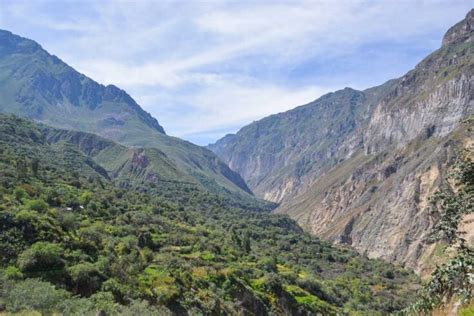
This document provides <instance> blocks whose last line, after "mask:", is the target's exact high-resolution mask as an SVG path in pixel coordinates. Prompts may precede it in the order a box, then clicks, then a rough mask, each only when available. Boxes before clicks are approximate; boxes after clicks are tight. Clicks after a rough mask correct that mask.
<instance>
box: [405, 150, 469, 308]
mask: <svg viewBox="0 0 474 316" xmlns="http://www.w3.org/2000/svg"><path fill="white" fill-rule="evenodd" d="M472 154H473V151H472V149H469V150H466V151H465V152H464V153H462V154H461V155H460V157H459V159H458V161H457V162H456V164H455V165H454V167H453V171H452V172H451V174H450V175H449V178H450V180H451V183H453V188H445V189H444V190H440V191H438V192H436V194H435V195H434V196H433V199H432V204H433V206H434V207H435V210H436V212H435V215H437V216H438V217H439V219H438V222H437V224H436V226H435V228H434V231H433V239H434V240H435V241H440V240H442V241H445V242H446V243H447V245H448V249H450V250H452V251H454V255H452V258H451V259H450V260H449V261H448V262H447V263H445V264H444V265H441V266H438V267H436V269H435V270H434V271H433V273H432V275H431V278H430V280H429V282H428V283H427V284H426V285H424V287H423V288H422V289H421V291H420V293H419V299H418V300H417V302H416V303H415V304H413V305H412V306H411V307H410V308H409V309H407V313H410V312H424V313H429V312H431V311H432V310H434V309H436V308H439V307H440V306H442V305H443V304H445V303H447V302H452V301H458V302H460V303H461V305H463V304H467V303H469V302H471V300H472V298H473V295H474V249H473V248H472V245H469V244H468V243H467V242H466V240H465V239H464V238H463V237H464V234H465V232H463V231H462V230H461V222H462V219H463V218H464V217H465V216H466V215H469V214H472V213H474V161H473V160H472Z"/></svg>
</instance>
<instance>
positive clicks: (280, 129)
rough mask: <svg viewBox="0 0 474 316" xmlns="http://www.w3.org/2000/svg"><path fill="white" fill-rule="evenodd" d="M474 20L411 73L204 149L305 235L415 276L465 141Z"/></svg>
mask: <svg viewBox="0 0 474 316" xmlns="http://www.w3.org/2000/svg"><path fill="white" fill-rule="evenodd" d="M473 20H474V10H473V11H471V12H469V13H468V15H467V16H466V18H465V19H464V20H463V21H461V22H459V23H458V24H456V25H455V26H454V27H452V28H451V29H450V30H449V31H448V32H447V33H446V35H445V37H444V39H443V44H442V47H441V48H440V49H438V50H437V51H435V52H434V53H432V54H431V55H429V56H428V57H426V58H425V59H424V60H423V61H422V62H421V63H420V64H418V65H417V66H416V67H415V69H413V70H411V71H410V72H408V73H407V74H406V75H404V76H403V77H401V78H398V79H395V80H391V81H389V82H387V83H385V84H383V85H381V86H378V87H374V88H371V89H367V90H364V91H356V90H353V89H349V88H346V89H344V90H340V91H337V92H334V93H330V94H328V95H325V96H323V97H321V98H319V99H318V100H316V101H314V102H312V103H310V104H308V105H304V106H301V107H298V108H295V109H294V110H291V111H288V112H285V113H280V114H277V115H273V116H270V117H268V118H265V119H263V120H261V121H258V122H255V123H252V124H250V125H249V126H246V127H244V128H242V129H241V130H240V131H239V132H238V133H237V134H236V135H228V136H226V137H225V138H223V139H222V140H220V141H218V142H217V143H216V144H214V145H211V146H210V148H211V149H212V150H213V151H214V152H215V153H216V154H218V155H219V156H220V157H221V158H222V159H223V160H224V161H225V162H227V163H228V164H229V166H230V167H231V168H233V169H234V170H236V171H238V172H239V173H240V174H241V175H242V176H243V177H244V179H245V180H246V181H247V182H248V183H249V185H250V187H251V189H253V190H254V192H256V193H257V194H258V195H259V196H261V197H264V198H267V199H269V200H272V201H275V202H280V203H281V205H280V207H279V208H278V209H277V210H276V211H277V212H280V213H287V214H289V215H290V216H292V217H293V218H295V219H297V220H298V221H299V223H300V224H301V225H302V226H303V227H305V228H306V229H307V230H309V231H311V232H313V233H315V234H317V235H320V236H323V237H325V238H327V239H330V240H333V241H335V242H338V243H344V244H350V245H352V246H353V247H355V248H356V249H358V250H359V251H361V252H365V253H367V254H368V255H369V256H370V257H382V258H385V259H388V260H391V261H395V262H398V263H402V264H407V265H409V266H411V267H415V268H417V269H418V270H421V269H422V267H424V266H426V265H425V264H424V263H425V262H426V261H427V260H428V259H427V258H430V256H431V255H432V252H433V251H434V249H435V248H436V245H433V244H429V243H428V242H427V241H426V236H427V234H428V233H429V232H430V229H431V227H432V225H433V219H432V218H431V216H430V215H429V211H428V198H429V196H430V194H432V192H434V191H435V190H436V189H437V188H438V187H439V186H441V185H443V182H444V174H445V173H446V169H447V168H448V167H449V164H450V162H451V161H452V157H453V156H454V155H455V152H456V151H457V150H459V149H460V148H462V147H466V146H467V145H468V143H469V142H470V140H472V137H473V135H472V133H471V132H470V128H469V127H470V126H469V123H465V124H462V123H461V122H462V121H463V119H464V118H466V117H468V116H470V115H472V114H473V112H474V43H473V39H474V35H473V34H474V32H473V27H472V25H473V24H474V23H473Z"/></svg>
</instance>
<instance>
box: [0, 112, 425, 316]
mask: <svg viewBox="0 0 474 316" xmlns="http://www.w3.org/2000/svg"><path fill="white" fill-rule="evenodd" d="M134 172H135V173H136V172H137V170H134ZM111 178H113V177H112V176H109V175H107V174H104V172H103V169H102V168H101V167H100V166H99V165H97V164H96V163H95V162H94V161H92V160H91V159H90V158H89V157H86V156H84V155H83V154H82V153H81V152H80V151H78V150H77V148H75V147H74V146H73V145H71V144H69V143H66V142H63V143H56V144H54V145H52V144H50V143H48V142H47V141H46V138H45V137H44V130H43V129H42V128H41V127H38V126H37V125H35V124H33V123H31V122H28V121H25V120H20V119H17V118H14V117H4V116H0V193H1V195H0V196H1V199H0V219H1V220H0V249H2V252H1V257H0V267H1V268H0V312H1V311H6V312H9V313H16V312H24V311H29V312H31V311H36V312H39V313H43V314H48V313H52V312H56V313H62V314H65V315H95V314H96V313H97V312H99V311H101V312H103V313H105V314H107V315H115V314H125V315H156V314H159V315H166V314H170V313H174V314H193V315H196V314H214V315H220V314H258V315H265V314H285V313H286V314H295V315H313V314H316V313H322V314H325V315H333V314H336V313H347V314H349V313H353V312H360V313H363V314H371V315H377V314H385V313H389V312H393V311H396V310H399V309H401V308H403V307H404V306H406V305H407V304H408V303H409V302H410V296H409V294H410V292H411V291H412V290H413V287H414V286H416V280H417V279H416V277H415V276H414V275H413V274H410V273H409V272H407V271H405V270H402V269H399V268H395V267H393V266H391V265H389V264H386V263H383V262H382V261H377V260H369V259H367V258H364V257H361V256H359V255H357V254H356V253H355V252H354V251H352V250H349V249H339V248H335V247H333V246H331V245H330V244H328V243H326V242H322V241H320V240H318V239H317V238H314V237H312V236H310V235H308V234H306V233H304V232H302V230H301V229H300V228H299V227H298V226H297V225H296V224H295V223H294V222H293V221H292V220H290V219H289V218H287V217H284V216H277V215H272V214H269V213H267V212H266V211H262V210H259V209H250V208H249V205H248V204H246V205H245V206H242V207H239V205H237V204H235V203H234V204H231V205H229V204H228V203H226V200H223V199H222V198H220V197H218V196H215V195H212V194H209V193H207V192H205V191H202V190H200V189H199V188H197V187H192V186H189V185H187V184H180V183H178V182H173V183H170V184H164V183H159V182H155V183H151V182H150V183H145V182H144V183H141V184H140V185H139V184H136V183H134V184H133V185H131V183H132V182H130V183H129V185H128V186H127V187H124V177H123V174H122V176H121V179H120V183H116V182H115V181H114V180H113V179H111ZM158 181H159V180H158Z"/></svg>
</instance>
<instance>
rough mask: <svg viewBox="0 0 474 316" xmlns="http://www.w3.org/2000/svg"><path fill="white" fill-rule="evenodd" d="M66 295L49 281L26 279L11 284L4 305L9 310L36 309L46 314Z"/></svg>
mask: <svg viewBox="0 0 474 316" xmlns="http://www.w3.org/2000/svg"><path fill="white" fill-rule="evenodd" d="M68 297H69V294H68V293H67V292H66V291H64V290H58V289H56V288H55V287H54V286H53V285H52V284H51V283H48V282H43V281H40V280H37V279H28V280H25V281H21V282H19V283H17V284H15V285H14V286H13V288H12V289H11V291H10V292H9V293H8V295H7V298H6V302H5V307H6V310H7V311H9V312H19V311H25V310H26V311H31V310H37V311H40V312H42V313H44V314H47V313H50V312H52V311H53V310H55V309H56V306H57V304H58V303H59V302H61V301H63V300H65V299H67V298H68Z"/></svg>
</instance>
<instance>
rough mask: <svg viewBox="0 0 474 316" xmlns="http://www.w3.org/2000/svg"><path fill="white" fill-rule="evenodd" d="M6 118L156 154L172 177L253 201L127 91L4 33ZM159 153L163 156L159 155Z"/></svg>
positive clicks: (1, 95)
mask: <svg viewBox="0 0 474 316" xmlns="http://www.w3.org/2000/svg"><path fill="white" fill-rule="evenodd" d="M0 99H1V100H2V102H1V104H0V112H1V113H9V114H15V115H18V116H22V117H27V118H30V119H33V120H35V121H39V122H42V123H46V124H48V125H50V126H54V127H59V128H65V129H69V130H77V131H84V132H90V133H94V134H97V135H100V136H103V137H105V138H107V139H110V140H113V141H115V142H118V143H120V144H122V145H125V146H128V147H135V146H139V147H148V148H156V149H157V151H155V152H154V153H152V152H151V149H150V150H148V152H149V154H150V155H151V156H154V157H155V156H157V155H158V156H160V157H158V159H159V160H160V161H161V160H163V159H165V160H167V162H168V163H170V164H172V165H173V166H174V167H173V168H175V169H178V171H176V172H175V171H174V170H167V169H166V168H161V169H160V170H158V169H156V170H155V172H163V174H160V176H161V177H163V178H167V177H169V176H170V174H169V172H173V176H176V177H178V176H179V177H182V178H181V180H183V181H189V182H193V183H194V184H197V185H200V186H201V187H203V188H206V189H207V190H209V191H211V192H213V193H219V194H221V193H223V192H224V194H227V195H234V196H235V197H236V198H241V197H243V198H246V199H249V198H252V193H251V192H250V190H249V189H248V187H247V185H246V184H245V182H244V181H243V180H242V178H241V177H240V175H239V174H237V173H236V172H234V171H232V170H231V169H229V168H228V167H227V165H225V164H224V163H222V162H221V161H220V160H219V159H218V158H217V156H215V155H214V154H213V153H212V152H211V151H209V150H207V149H205V148H202V147H199V146H196V145H193V144H191V143H189V142H186V141H184V140H181V139H178V138H175V137H171V136H167V135H166V134H165V132H164V130H163V128H162V127H161V126H160V125H159V123H158V121H157V120H156V119H155V118H153V117H152V116H151V115H150V114H148V113H147V112H145V111H144V110H143V109H142V108H141V107H140V106H139V105H138V104H137V103H136V102H135V101H134V100H133V99H132V98H131V97H130V96H129V95H128V94H127V93H126V92H125V91H123V90H121V89H119V88H117V87H115V86H113V85H109V86H103V85H101V84H99V83H97V82H95V81H93V80H92V79H90V78H87V77H86V76H84V75H83V74H80V73H78V72H77V71H76V70H74V69H73V68H71V67H69V66H68V65H67V64H65V63H64V62H63V61H61V60H60V59H59V58H58V57H56V56H53V55H50V54H49V53H48V52H47V51H45V50H44V49H43V48H42V47H41V46H40V45H39V44H38V43H36V42H34V41H32V40H29V39H26V38H22V37H19V36H17V35H14V34H12V33H10V32H8V31H3V30H0ZM158 152H160V153H159V154H158Z"/></svg>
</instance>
